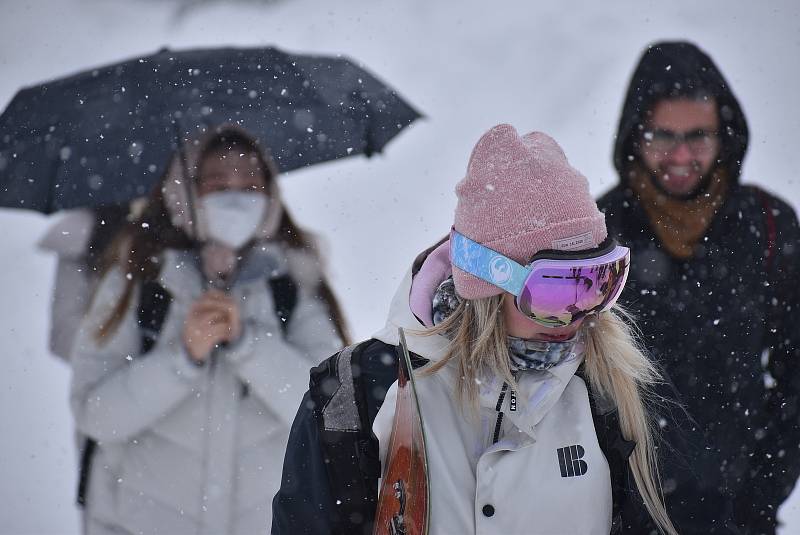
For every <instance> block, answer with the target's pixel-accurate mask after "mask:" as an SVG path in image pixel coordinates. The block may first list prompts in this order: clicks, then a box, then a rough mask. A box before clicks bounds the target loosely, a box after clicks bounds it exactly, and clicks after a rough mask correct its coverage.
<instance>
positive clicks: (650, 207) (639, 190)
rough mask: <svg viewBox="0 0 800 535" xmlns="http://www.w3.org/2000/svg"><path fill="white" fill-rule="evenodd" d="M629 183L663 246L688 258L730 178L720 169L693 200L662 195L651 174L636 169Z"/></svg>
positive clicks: (706, 227) (718, 206) (720, 203)
mask: <svg viewBox="0 0 800 535" xmlns="http://www.w3.org/2000/svg"><path fill="white" fill-rule="evenodd" d="M628 183H629V185H630V187H631V189H632V190H633V191H634V193H635V194H636V196H637V197H638V198H639V202H640V203H641V205H642V207H644V210H645V212H646V213H647V218H648V219H649V220H650V225H651V226H652V227H653V229H654V231H655V233H656V237H658V240H659V241H660V242H661V245H662V246H663V247H664V248H665V249H666V250H667V252H669V254H670V255H672V256H673V257H675V258H679V259H683V260H685V259H688V258H691V256H692V254H693V253H694V248H695V246H696V245H697V244H698V243H699V242H700V240H701V239H702V238H703V236H704V235H705V233H706V231H707V230H708V227H709V226H711V221H712V220H713V219H714V216H715V215H716V213H717V212H718V211H719V208H720V207H721V206H722V203H723V201H724V200H725V195H726V193H727V191H728V175H727V173H726V172H725V171H723V170H717V171H715V172H714V174H713V175H712V176H711V181H710V183H709V185H708V189H707V190H706V192H705V193H704V194H701V195H699V196H698V197H696V198H694V199H689V200H680V199H675V198H672V197H669V196H667V195H665V194H664V193H662V192H661V191H660V190H659V189H658V188H657V187H656V186H655V184H653V181H652V178H651V176H650V174H649V173H648V172H647V171H646V170H645V169H643V168H642V167H639V166H637V167H634V168H633V169H632V170H631V172H630V174H629V179H628Z"/></svg>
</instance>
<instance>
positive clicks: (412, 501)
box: [373, 329, 430, 535]
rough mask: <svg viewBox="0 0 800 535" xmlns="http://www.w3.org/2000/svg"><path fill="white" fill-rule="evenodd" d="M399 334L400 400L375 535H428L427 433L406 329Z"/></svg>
mask: <svg viewBox="0 0 800 535" xmlns="http://www.w3.org/2000/svg"><path fill="white" fill-rule="evenodd" d="M399 334H400V345H399V347H398V353H400V354H399V355H398V357H399V358H398V361H399V363H398V366H399V370H398V374H397V403H396V405H395V413H394V423H393V425H392V434H391V436H390V438H389V449H388V450H387V454H386V470H385V471H384V474H383V478H382V480H381V489H380V493H379V495H378V510H377V513H376V515H375V528H374V530H373V535H427V533H428V524H429V520H430V495H429V488H430V485H429V481H428V458H427V453H426V451H425V432H424V430H423V427H422V413H421V412H420V408H419V400H418V399H417V391H416V389H415V385H414V373H413V368H412V366H411V355H410V354H409V352H408V345H407V343H406V337H405V333H404V332H403V329H399Z"/></svg>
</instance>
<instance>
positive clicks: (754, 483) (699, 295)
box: [598, 43, 800, 533]
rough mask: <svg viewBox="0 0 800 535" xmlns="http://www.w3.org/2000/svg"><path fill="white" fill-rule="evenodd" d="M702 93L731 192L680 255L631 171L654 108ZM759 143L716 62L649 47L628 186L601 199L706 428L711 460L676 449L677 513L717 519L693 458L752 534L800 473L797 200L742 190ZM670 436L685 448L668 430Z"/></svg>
mask: <svg viewBox="0 0 800 535" xmlns="http://www.w3.org/2000/svg"><path fill="white" fill-rule="evenodd" d="M703 93H705V94H708V95H710V96H713V97H714V98H715V99H716V102H717V104H718V110H719V115H720V120H721V128H720V135H721V140H722V148H721V152H720V161H719V163H718V165H720V166H722V167H724V168H725V169H727V171H728V176H729V179H730V185H729V190H728V193H727V197H726V200H725V202H724V204H723V206H722V207H721V209H720V210H719V212H718V213H717V215H716V216H715V218H714V219H713V221H712V222H711V225H710V227H709V228H708V230H707V232H706V235H705V237H704V238H703V239H702V240H701V242H700V244H699V245H698V246H697V247H696V250H695V252H694V255H693V256H692V257H691V258H690V259H688V260H680V259H676V258H673V257H671V256H670V255H669V253H668V252H667V250H666V249H664V248H662V246H661V244H660V243H659V241H658V238H657V237H656V234H655V233H654V231H653V228H652V226H651V223H650V221H649V220H648V217H647V215H646V213H645V210H644V208H643V207H642V206H641V205H640V204H639V201H638V198H637V197H636V195H635V194H634V193H633V192H632V190H631V189H630V188H629V187H628V184H627V177H628V171H629V166H630V165H632V162H635V161H636V160H637V159H638V147H637V146H636V139H637V132H638V131H639V129H640V125H642V124H643V123H642V121H643V118H644V117H645V115H646V113H647V111H648V110H649V109H651V108H652V106H653V104H654V103H655V102H657V101H658V100H660V99H663V98H673V97H692V96H697V95H702V94H703ZM747 139H748V134H747V124H746V121H745V118H744V114H743V113H742V110H741V108H740V106H739V104H738V102H737V101H736V98H735V96H734V95H733V93H732V92H731V91H730V89H729V87H728V84H727V83H726V81H725V80H724V78H723V77H722V75H721V74H720V73H719V71H718V69H717V68H716V66H715V65H714V64H713V63H712V62H711V60H710V59H709V58H708V56H706V55H705V54H704V53H703V52H701V51H700V50H699V49H697V48H696V47H694V46H693V45H690V44H688V43H662V44H660V45H656V46H654V47H651V48H650V49H648V50H647V51H646V52H645V54H644V56H643V57H642V60H641V62H640V65H639V67H638V68H637V70H636V71H635V73H634V75H633V80H632V81H631V86H630V89H629V91H628V95H627V98H626V101H625V104H624V106H623V112H622V117H621V119H620V124H619V131H618V135H617V143H616V146H615V150H614V163H615V165H616V168H617V170H618V172H619V174H620V178H621V181H620V184H619V185H618V186H616V187H615V188H614V189H612V190H611V191H610V192H608V193H607V194H605V195H604V196H603V197H602V198H601V199H600V200H599V202H598V204H599V206H600V208H601V210H603V211H604V212H605V213H606V223H607V225H608V228H609V231H610V233H611V234H612V235H614V236H616V238H617V239H618V240H619V241H620V242H621V243H622V244H624V245H627V246H628V247H630V248H631V252H632V259H631V264H632V268H631V272H630V275H629V278H628V283H627V286H626V289H625V291H624V293H623V294H622V297H621V302H622V303H623V304H624V305H626V306H627V307H628V308H629V309H630V310H631V311H632V312H634V313H635V314H636V316H637V317H638V319H639V326H640V328H641V330H642V333H643V334H644V338H645V342H646V344H647V347H648V349H649V350H650V351H651V352H652V353H653V354H654V355H655V356H656V357H657V359H658V360H659V362H660V363H661V365H662V366H663V367H664V369H665V370H666V372H667V374H668V375H669V377H670V378H671V379H672V381H673V382H674V384H675V386H676V388H677V390H678V391H679V392H680V394H681V399H682V402H683V403H684V405H685V407H686V409H687V410H688V412H689V414H690V415H691V416H692V417H693V418H694V420H695V421H696V422H697V423H698V425H699V427H700V429H701V430H702V431H703V432H704V434H705V441H706V447H707V448H708V449H707V451H708V452H709V454H708V455H704V456H702V458H699V457H693V456H692V454H688V453H687V452H684V451H680V450H681V448H679V447H676V448H669V447H667V448H666V451H665V452H664V453H665V457H664V458H665V461H664V466H663V469H662V478H663V480H664V486H665V493H666V499H667V506H668V509H669V510H670V512H671V513H673V516H674V515H675V514H677V515H678V516H682V515H684V514H685V513H691V514H694V515H696V516H698V517H702V515H704V514H706V512H707V511H708V507H707V504H704V503H703V502H702V501H701V500H698V499H696V497H695V496H693V490H692V489H691V488H690V487H689V486H686V485H683V484H682V481H681V478H680V477H679V476H676V475H675V474H677V473H678V469H677V468H676V467H677V466H678V465H685V464H686V463H687V462H688V463H689V464H690V465H691V466H692V467H693V469H694V470H695V471H696V472H697V473H698V475H699V476H700V478H701V479H702V480H704V481H706V482H708V483H709V484H714V485H718V486H719V487H720V488H724V487H726V486H727V487H728V488H729V490H730V491H731V492H732V493H733V495H734V504H735V519H736V522H737V524H738V525H739V526H740V527H742V529H743V530H744V531H746V532H747V533H774V530H775V513H776V510H777V508H778V506H779V505H780V503H781V502H782V501H783V500H784V499H785V498H786V497H787V496H788V494H789V493H790V491H791V489H792V487H793V485H794V482H795V480H796V478H797V476H798V473H799V472H800V459H797V455H798V454H800V451H798V443H800V435H798V429H797V424H798V418H797V397H798V385H797V383H798V379H799V378H800V370H798V369H797V359H798V357H800V350H799V349H798V335H799V333H800V329H798V327H797V321H798V320H797V314H798V311H800V285H799V284H798V280H799V278H800V230H798V222H797V217H796V216H795V214H794V212H793V210H792V208H791V207H790V206H788V205H787V204H786V203H785V202H783V201H781V200H780V199H778V198H776V197H774V196H772V195H770V194H768V193H766V192H764V191H762V190H761V189H759V188H756V187H754V186H746V185H742V184H740V183H739V171H740V168H741V161H742V159H743V157H744V153H745V151H746V149H747ZM665 438H666V441H667V444H676V443H678V442H679V441H678V440H676V439H675V437H674V436H673V435H672V434H671V430H670V429H667V430H665ZM678 524H679V530H680V522H678Z"/></svg>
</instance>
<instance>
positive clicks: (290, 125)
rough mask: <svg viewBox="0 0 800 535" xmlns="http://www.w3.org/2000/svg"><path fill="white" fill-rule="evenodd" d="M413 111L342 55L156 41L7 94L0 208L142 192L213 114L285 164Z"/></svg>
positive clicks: (368, 136)
mask: <svg viewBox="0 0 800 535" xmlns="http://www.w3.org/2000/svg"><path fill="white" fill-rule="evenodd" d="M419 117H420V114H419V113H418V112H417V111H416V110H414V109H413V108H412V107H411V106H410V105H409V104H408V103H406V102H405V101H403V99H401V98H400V97H399V96H398V95H397V93H396V92H395V91H394V90H393V89H392V88H390V87H388V86H386V85H385V84H384V83H382V82H381V81H379V80H378V79H377V78H375V77H374V76H373V75H372V74H370V73H369V72H367V71H366V70H364V69H362V68H361V67H359V66H357V65H356V64H354V63H353V62H352V61H350V60H348V59H346V58H343V57H322V56H301V55H293V54H288V53H286V52H283V51H281V50H278V49H276V48H251V49H237V48H223V49H206V50H201V49H198V50H187V51H181V52H175V51H170V50H166V49H165V50H162V51H160V52H158V53H157V54H154V55H152V56H148V57H142V58H135V59H132V60H129V61H125V62H123V63H119V64H115V65H109V66H105V67H101V68H98V69H94V70H90V71H85V72H82V73H79V74H77V75H74V76H71V77H68V78H63V79H59V80H55V81H52V82H49V83H45V84H42V85H38V86H35V87H30V88H26V89H22V90H21V91H20V92H19V93H17V95H16V96H15V97H14V99H13V100H12V101H11V103H10V104H9V105H8V108H7V109H6V110H5V111H4V112H3V114H2V116H0V206H4V207H14V208H27V209H32V210H38V211H40V212H44V213H50V212H54V211H57V210H61V209H67V208H76V207H82V206H97V205H103V204H111V203H124V202H126V201H128V200H130V199H132V198H134V197H139V196H142V195H146V194H147V193H148V192H149V191H150V189H151V188H152V186H153V184H154V183H155V182H156V181H157V180H158V179H159V177H161V175H162V173H163V172H164V170H165V168H166V165H167V163H168V160H169V158H170V155H171V154H172V153H173V152H174V151H175V149H176V148H177V146H178V143H182V142H184V141H185V140H186V139H191V138H192V137H194V136H195V135H196V133H197V131H198V130H199V129H202V128H207V127H210V126H215V125H219V124H223V123H235V124H238V125H240V126H241V127H243V128H245V129H246V130H248V131H249V132H251V133H252V134H253V135H254V136H256V138H258V140H259V141H260V142H261V143H262V144H263V145H264V146H265V147H267V148H268V149H269V150H270V151H271V153H272V156H273V158H274V159H275V162H276V163H277V165H278V167H279V168H280V170H282V171H288V170H292V169H297V168H300V167H303V166H307V165H312V164H315V163H320V162H325V161H329V160H334V159H337V158H342V157H346V156H351V155H356V154H365V155H367V156H369V155H371V154H373V153H375V152H379V151H380V150H381V149H382V148H383V147H384V146H385V145H386V144H387V143H388V142H389V141H390V140H391V139H392V138H393V137H394V136H396V135H397V134H398V133H399V132H400V131H401V130H402V129H403V128H404V127H406V126H408V125H409V124H410V123H411V122H413V121H414V120H415V119H417V118H419Z"/></svg>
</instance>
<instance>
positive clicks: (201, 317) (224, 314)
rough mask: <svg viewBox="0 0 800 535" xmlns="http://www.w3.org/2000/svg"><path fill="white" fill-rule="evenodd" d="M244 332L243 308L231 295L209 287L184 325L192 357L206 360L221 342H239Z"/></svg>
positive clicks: (195, 304)
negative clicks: (242, 321) (241, 316)
mask: <svg viewBox="0 0 800 535" xmlns="http://www.w3.org/2000/svg"><path fill="white" fill-rule="evenodd" d="M241 334H242V323H241V319H240V317H239V307H238V306H237V304H236V302H235V301H234V300H233V298H231V297H230V296H229V295H228V294H225V293H223V292H221V291H219V290H213V289H212V290H208V291H207V292H206V293H204V294H203V295H202V296H201V297H200V298H199V299H198V300H197V301H195V302H194V303H192V306H191V307H190V308H189V314H188V315H187V316H186V321H185V323H184V326H183V343H184V345H185V346H186V349H187V351H188V352H189V356H190V357H191V358H192V360H194V361H195V362H197V363H204V362H205V361H206V360H208V356H209V355H210V354H211V352H212V351H213V350H214V348H215V347H217V346H218V345H219V344H222V343H225V342H235V341H236V340H238V339H239V336H241Z"/></svg>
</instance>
